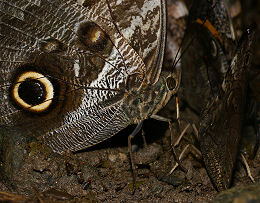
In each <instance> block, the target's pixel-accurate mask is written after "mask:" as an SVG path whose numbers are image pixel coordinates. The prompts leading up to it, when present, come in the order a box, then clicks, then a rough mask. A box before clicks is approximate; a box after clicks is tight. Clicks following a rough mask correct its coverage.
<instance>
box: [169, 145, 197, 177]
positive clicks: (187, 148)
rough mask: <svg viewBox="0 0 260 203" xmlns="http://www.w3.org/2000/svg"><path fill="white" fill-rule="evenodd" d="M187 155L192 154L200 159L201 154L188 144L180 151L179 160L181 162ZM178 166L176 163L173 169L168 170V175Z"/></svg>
mask: <svg viewBox="0 0 260 203" xmlns="http://www.w3.org/2000/svg"><path fill="white" fill-rule="evenodd" d="M189 153H192V154H193V155H194V156H195V157H196V158H197V159H199V160H200V159H201V157H202V154H201V152H200V150H198V149H197V148H196V147H195V146H194V145H192V144H188V145H186V146H185V148H184V150H182V152H181V154H180V156H179V158H178V159H179V160H180V161H181V160H183V159H184V158H185V157H187V155H188V154H189ZM178 166H179V163H178V162H176V164H175V165H174V167H173V168H172V169H171V170H170V172H169V175H170V174H172V172H173V171H174V170H175V169H176V168H177V167H178Z"/></svg>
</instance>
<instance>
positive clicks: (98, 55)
mask: <svg viewBox="0 0 260 203" xmlns="http://www.w3.org/2000/svg"><path fill="white" fill-rule="evenodd" d="M96 9H100V10H102V11H103V12H105V9H107V5H106V2H105V1H104V2H103V1H100V2H99V3H98V7H91V8H89V10H87V9H83V8H82V7H79V6H78V5H76V4H75V2H74V1H61V0H55V1H38V2H32V1H25V0H21V1H15V0H11V1H1V4H0V12H1V14H2V15H1V24H0V44H1V46H2V50H3V51H1V53H0V66H1V67H0V72H1V74H0V87H1V88H0V98H1V99H0V101H1V107H0V115H1V117H0V124H1V125H6V126H10V127H12V126H19V128H21V130H22V131H23V132H24V133H25V134H26V135H27V134H33V135H35V136H38V137H44V140H45V141H46V143H49V145H51V146H52V147H53V150H56V151H58V152H60V153H61V152H64V151H66V150H78V149H82V148H85V147H88V146H91V145H93V144H96V143H98V142H101V141H102V140H105V139H107V138H109V137H110V136H112V135H114V134H115V133H116V132H118V131H119V130H121V129H122V128H124V127H126V126H127V125H128V124H130V123H131V122H132V121H131V119H130V118H128V117H127V116H126V115H124V114H122V112H121V111H122V108H121V100H122V99H123V98H124V94H125V93H126V91H127V90H126V83H127V82H126V80H127V76H128V75H129V74H135V73H140V74H139V75H140V76H141V77H140V80H143V76H144V73H145V65H144V63H143V61H142V59H141V58H140V56H138V54H137V53H136V51H135V50H134V49H133V48H132V47H131V46H130V45H129V43H128V42H127V41H126V40H125V38H124V37H122V36H121V35H120V33H118V31H117V29H116V28H115V26H114V25H113V23H112V22H111V20H107V19H105V18H100V16H99V15H97V14H95V13H94V11H96ZM10 11H12V12H10ZM90 11H91V12H90ZM90 14H91V15H90ZM104 16H105V15H104ZM105 17H107V18H108V19H109V16H105ZM90 28H91V29H90ZM42 78H44V79H42ZM51 86H53V88H52V87H51ZM29 90H30V91H31V90H32V91H33V92H34V93H32V92H30V91H29ZM51 98H52V99H51ZM49 100H51V103H49ZM47 101H48V102H47ZM43 103H49V104H48V105H45V104H44V105H42V104H43ZM36 106H38V107H39V106H41V107H40V108H38V107H37V108H36ZM86 126H88V127H86ZM55 140H56V141H55ZM51 143H59V144H51ZM56 148H57V149H56Z"/></svg>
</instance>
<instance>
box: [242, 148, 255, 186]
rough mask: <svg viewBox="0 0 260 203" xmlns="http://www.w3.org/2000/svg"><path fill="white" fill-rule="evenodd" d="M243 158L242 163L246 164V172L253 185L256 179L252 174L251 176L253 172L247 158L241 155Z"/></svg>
mask: <svg viewBox="0 0 260 203" xmlns="http://www.w3.org/2000/svg"><path fill="white" fill-rule="evenodd" d="M241 157H242V163H243V164H244V166H245V167H246V172H247V175H248V177H249V178H250V179H251V181H252V182H253V183H255V179H254V178H253V176H252V174H251V170H250V167H249V165H248V163H247V161H246V158H245V156H244V155H243V154H242V153H241Z"/></svg>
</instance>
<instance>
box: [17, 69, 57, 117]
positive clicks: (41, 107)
mask: <svg viewBox="0 0 260 203" xmlns="http://www.w3.org/2000/svg"><path fill="white" fill-rule="evenodd" d="M26 79H35V80H38V81H39V82H41V83H42V84H43V85H44V87H45V89H46V98H45V100H44V101H43V102H42V103H41V104H38V105H34V106H32V105H30V104H28V103H26V102H24V100H23V99H22V98H21V97H20V96H19V93H18V89H19V86H20V84H21V83H22V82H24V81H25V80H26ZM12 96H13V98H14V100H15V101H16V103H17V104H18V105H20V106H21V107H22V108H24V109H27V110H28V111H31V112H43V111H45V110H46V109H48V108H49V106H50V105H51V103H52V99H53V97H54V87H53V85H52V83H51V81H50V80H48V79H47V78H46V77H45V76H44V75H42V74H41V73H37V72H34V71H28V72H24V73H22V74H21V75H19V77H18V78H17V80H16V83H15V85H14V86H13V89H12Z"/></svg>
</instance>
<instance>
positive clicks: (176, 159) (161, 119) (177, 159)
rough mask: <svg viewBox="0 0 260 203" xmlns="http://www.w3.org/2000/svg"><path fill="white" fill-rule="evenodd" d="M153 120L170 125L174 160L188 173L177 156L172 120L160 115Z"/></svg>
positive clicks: (153, 116) (154, 116)
mask: <svg viewBox="0 0 260 203" xmlns="http://www.w3.org/2000/svg"><path fill="white" fill-rule="evenodd" d="M151 118H153V119H155V120H158V121H164V122H168V124H169V129H170V132H171V150H172V154H173V158H174V160H175V161H176V162H177V163H178V165H179V166H180V167H181V169H182V170H183V171H185V172H186V171H187V170H186V168H185V167H184V166H183V165H182V164H181V162H180V160H179V158H178V156H177V154H176V151H175V146H174V144H173V137H174V132H173V128H172V121H171V119H169V118H165V117H162V116H159V115H152V116H151Z"/></svg>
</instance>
